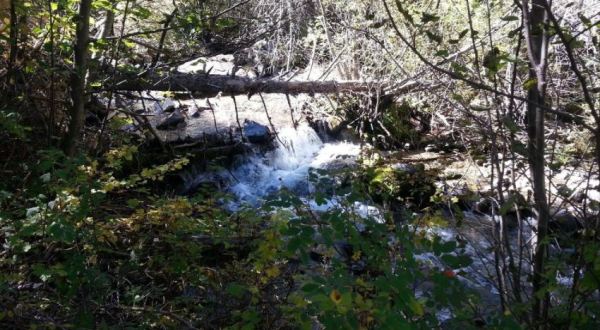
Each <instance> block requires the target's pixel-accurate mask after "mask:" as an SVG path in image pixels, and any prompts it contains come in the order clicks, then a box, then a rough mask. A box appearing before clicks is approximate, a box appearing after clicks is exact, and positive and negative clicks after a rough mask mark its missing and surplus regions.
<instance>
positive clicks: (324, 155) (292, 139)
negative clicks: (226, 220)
mask: <svg viewBox="0 0 600 330" xmlns="http://www.w3.org/2000/svg"><path fill="white" fill-rule="evenodd" d="M275 142H276V146H275V148H274V149H273V150H270V151H268V152H266V153H260V152H257V153H255V154H253V155H251V156H246V157H244V158H243V159H242V160H241V164H240V165H239V166H237V167H235V168H234V170H232V172H231V175H232V176H233V184H232V185H231V187H230V189H229V190H230V192H232V193H233V194H234V195H235V196H236V198H237V199H238V200H239V201H241V202H246V203H249V204H250V205H255V206H256V205H258V204H260V201H261V200H262V199H263V198H264V197H266V196H268V195H270V194H272V193H275V192H277V191H279V190H281V189H283V188H286V189H288V190H290V191H293V192H295V193H296V194H298V195H300V196H306V195H308V194H309V193H311V192H312V191H311V189H312V187H311V184H310V182H309V180H308V175H309V170H310V169H326V168H330V167H332V166H336V165H339V163H340V162H342V163H344V162H345V163H347V164H348V163H350V162H354V161H355V160H356V159H357V157H358V156H359V154H360V146H359V145H358V144H354V143H349V142H323V141H322V140H321V139H320V138H319V135H318V134H317V133H316V132H315V131H314V130H313V129H312V128H311V127H310V126H308V125H306V124H302V125H300V126H298V127H297V128H296V129H294V128H291V127H290V128H284V129H281V130H280V131H279V132H278V137H277V139H276V140H275Z"/></svg>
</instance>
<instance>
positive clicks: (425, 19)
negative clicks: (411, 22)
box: [421, 13, 440, 24]
mask: <svg viewBox="0 0 600 330" xmlns="http://www.w3.org/2000/svg"><path fill="white" fill-rule="evenodd" d="M439 20H440V17H439V16H436V15H433V14H428V13H423V15H422V17H421V22H423V24H427V23H429V22H437V21H439Z"/></svg>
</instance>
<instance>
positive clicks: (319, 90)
mask: <svg viewBox="0 0 600 330" xmlns="http://www.w3.org/2000/svg"><path fill="white" fill-rule="evenodd" d="M119 81H120V82H119V83H117V84H116V85H115V86H112V87H111V86H109V87H107V88H105V89H106V90H119V91H147V90H150V91H173V92H191V93H193V94H194V96H195V97H213V96H216V95H218V94H219V93H221V94H222V95H241V94H251V95H252V94H258V93H282V94H334V93H347V92H356V93H358V92H370V91H375V90H376V89H378V88H380V87H378V85H376V84H373V83H368V82H359V81H284V80H271V79H251V78H245V77H232V76H224V75H210V74H209V75H207V74H202V73H199V74H187V73H174V74H170V75H166V76H160V75H151V76H148V77H144V78H135V77H133V78H131V77H121V79H119ZM419 88H429V87H428V86H424V85H422V84H420V83H418V82H409V83H407V84H405V85H402V86H400V87H397V88H394V89H393V90H391V91H389V92H390V93H392V94H399V93H406V92H409V91H413V90H417V89H419ZM386 92H387V91H386Z"/></svg>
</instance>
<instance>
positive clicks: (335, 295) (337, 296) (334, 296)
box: [329, 290, 342, 304]
mask: <svg viewBox="0 0 600 330" xmlns="http://www.w3.org/2000/svg"><path fill="white" fill-rule="evenodd" d="M329 298H330V299H331V300H332V301H333V302H334V303H336V304H339V303H340V302H342V294H341V293H340V292H339V291H338V290H333V291H331V293H330V294H329Z"/></svg>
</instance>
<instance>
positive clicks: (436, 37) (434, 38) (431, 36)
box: [425, 31, 444, 44]
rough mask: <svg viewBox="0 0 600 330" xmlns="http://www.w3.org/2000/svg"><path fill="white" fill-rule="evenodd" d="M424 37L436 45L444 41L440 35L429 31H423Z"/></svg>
mask: <svg viewBox="0 0 600 330" xmlns="http://www.w3.org/2000/svg"><path fill="white" fill-rule="evenodd" d="M425 35H426V36H427V38H429V39H430V40H432V41H435V42H437V43H438V44H439V43H441V42H442V41H443V40H444V39H443V38H442V37H441V36H440V35H438V34H436V33H433V32H431V31H425Z"/></svg>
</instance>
